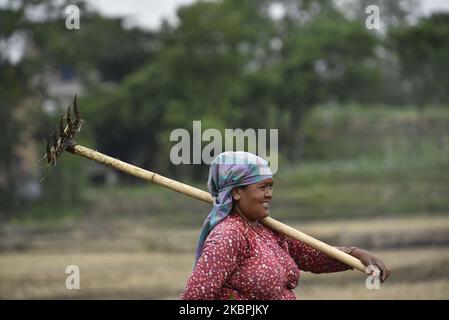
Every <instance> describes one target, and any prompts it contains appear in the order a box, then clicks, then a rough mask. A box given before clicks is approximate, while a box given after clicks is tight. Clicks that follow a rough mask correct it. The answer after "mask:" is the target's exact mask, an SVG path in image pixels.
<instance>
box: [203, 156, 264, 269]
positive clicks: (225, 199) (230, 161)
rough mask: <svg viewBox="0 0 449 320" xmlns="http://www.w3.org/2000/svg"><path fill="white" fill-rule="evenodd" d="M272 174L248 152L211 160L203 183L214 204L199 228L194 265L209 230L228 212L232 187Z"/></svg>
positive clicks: (254, 181) (253, 181) (261, 160)
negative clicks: (205, 184) (205, 180)
mask: <svg viewBox="0 0 449 320" xmlns="http://www.w3.org/2000/svg"><path fill="white" fill-rule="evenodd" d="M272 177H273V174H272V173H271V170H270V168H269V167H268V162H267V161H266V160H264V159H262V158H260V157H258V156H256V155H254V154H252V153H248V152H243V151H237V152H231V151H228V152H223V153H221V154H219V155H218V156H217V157H216V158H215V159H214V160H213V161H212V163H211V165H210V170H209V179H208V181H207V186H208V188H209V192H210V193H211V195H212V197H214V206H213V208H212V210H211V212H210V213H209V215H208V216H207V218H206V220H205V221H204V224H203V228H202V230H201V234H200V238H199V241H198V246H197V249H196V254H195V264H196V262H197V261H198V259H199V258H200V256H201V252H202V251H203V247H204V242H205V241H206V238H207V236H208V234H209V232H210V231H211V230H212V228H213V227H215V226H216V225H217V224H218V223H219V222H221V221H222V220H223V219H224V218H226V217H227V216H228V215H229V214H230V213H231V209H232V195H231V191H232V189H233V188H235V187H240V186H246V185H249V184H253V183H257V182H260V181H262V180H266V179H269V178H272Z"/></svg>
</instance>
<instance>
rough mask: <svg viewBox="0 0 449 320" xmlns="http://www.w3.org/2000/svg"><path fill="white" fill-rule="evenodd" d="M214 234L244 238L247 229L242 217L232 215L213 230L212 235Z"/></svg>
mask: <svg viewBox="0 0 449 320" xmlns="http://www.w3.org/2000/svg"><path fill="white" fill-rule="evenodd" d="M214 234H233V235H238V236H240V237H243V238H244V237H245V234H246V227H245V224H244V223H243V221H242V218H241V217H240V216H238V215H236V214H230V215H228V216H227V217H226V218H224V219H223V220H222V221H221V222H220V223H219V224H217V225H216V226H215V227H214V228H213V229H212V231H211V233H210V235H214Z"/></svg>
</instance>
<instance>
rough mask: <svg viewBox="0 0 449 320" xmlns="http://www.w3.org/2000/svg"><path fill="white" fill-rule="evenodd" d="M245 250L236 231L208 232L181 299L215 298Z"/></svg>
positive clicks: (243, 243)
mask: <svg viewBox="0 0 449 320" xmlns="http://www.w3.org/2000/svg"><path fill="white" fill-rule="evenodd" d="M245 250H246V239H245V237H244V235H243V233H242V232H241V231H240V230H237V229H229V228H228V229H226V228H221V229H218V230H212V232H211V234H210V235H209V237H208V238H207V240H206V243H205V245H204V249H203V252H202V254H201V257H200V258H199V260H198V262H197V264H196V266H195V269H194V270H193V273H192V275H191V276H190V278H189V280H188V281H187V285H186V287H185V290H184V292H183V294H182V295H181V298H182V299H184V300H209V299H215V298H217V296H218V295H220V293H221V291H222V288H223V285H224V284H225V282H226V280H227V278H228V277H229V276H230V275H231V274H232V272H234V270H235V268H236V267H237V264H238V262H239V259H240V257H242V256H243V255H244V252H245ZM234 298H235V297H234Z"/></svg>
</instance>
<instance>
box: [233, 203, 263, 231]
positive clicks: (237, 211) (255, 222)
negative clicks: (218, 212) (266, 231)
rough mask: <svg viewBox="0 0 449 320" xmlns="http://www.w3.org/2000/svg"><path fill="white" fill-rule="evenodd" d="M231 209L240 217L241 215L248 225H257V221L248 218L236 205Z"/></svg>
mask: <svg viewBox="0 0 449 320" xmlns="http://www.w3.org/2000/svg"><path fill="white" fill-rule="evenodd" d="M233 211H234V212H236V213H237V214H238V215H239V216H240V217H242V218H243V220H245V221H246V222H247V223H248V224H250V225H252V226H257V225H259V221H257V220H250V219H248V218H247V217H246V216H245V215H244V214H243V212H242V211H241V210H240V208H239V207H238V206H235V207H234V208H233Z"/></svg>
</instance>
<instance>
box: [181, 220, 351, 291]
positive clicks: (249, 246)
mask: <svg viewBox="0 0 449 320" xmlns="http://www.w3.org/2000/svg"><path fill="white" fill-rule="evenodd" d="M338 249H340V250H342V251H345V252H346V253H349V251H350V248H345V247H339V248H338ZM348 269H352V268H351V267H349V266H347V265H345V264H343V263H341V262H339V261H336V260H334V259H332V258H330V257H328V256H327V255H325V254H324V253H321V252H320V251H317V250H315V249H313V248H312V247H310V246H309V245H306V244H304V243H302V242H300V241H297V240H294V239H291V238H289V237H286V236H284V235H281V234H278V233H276V232H275V231H273V230H271V229H269V228H267V227H265V226H263V225H262V224H256V225H252V224H249V223H248V222H246V221H245V220H244V219H243V218H242V217H241V216H239V215H238V214H237V213H231V214H230V215H229V216H228V217H226V218H225V219H224V220H223V221H222V222H220V223H219V224H218V225H217V226H215V228H214V229H212V231H211V232H210V234H209V236H208V237H207V240H206V243H205V245H204V249H203V252H202V255H201V257H200V259H199V260H198V262H197V264H196V266H195V269H194V270H193V273H192V275H191V276H190V278H189V280H188V282H187V285H186V287H185V290H184V292H183V293H182V294H181V298H182V299H185V300H193V299H199V300H206V299H219V300H224V299H242V300H246V299H250V300H256V299H263V300H285V299H295V298H296V297H295V293H294V292H293V289H294V288H295V287H296V286H297V285H298V281H299V277H300V271H299V270H303V271H310V272H313V273H323V272H337V271H344V270H348Z"/></svg>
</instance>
